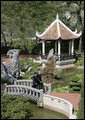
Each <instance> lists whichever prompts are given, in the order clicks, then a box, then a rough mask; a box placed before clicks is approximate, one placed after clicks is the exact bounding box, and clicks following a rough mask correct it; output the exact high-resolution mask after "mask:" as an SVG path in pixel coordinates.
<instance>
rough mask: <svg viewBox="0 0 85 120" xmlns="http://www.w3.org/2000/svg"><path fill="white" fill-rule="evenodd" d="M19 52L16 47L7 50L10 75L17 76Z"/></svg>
mask: <svg viewBox="0 0 85 120" xmlns="http://www.w3.org/2000/svg"><path fill="white" fill-rule="evenodd" d="M19 52H20V50H18V49H13V50H9V51H8V52H7V55H8V56H9V57H10V63H9V65H8V67H9V68H10V70H11V72H12V75H13V76H14V77H19V75H20V71H19Z"/></svg>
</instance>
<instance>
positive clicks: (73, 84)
mask: <svg viewBox="0 0 85 120" xmlns="http://www.w3.org/2000/svg"><path fill="white" fill-rule="evenodd" d="M83 76H84V74H74V75H73V76H72V77H71V81H70V82H69V88H70V92H75V91H80V90H81V82H82V79H83Z"/></svg>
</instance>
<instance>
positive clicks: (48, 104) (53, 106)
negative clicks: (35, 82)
mask: <svg viewBox="0 0 85 120" xmlns="http://www.w3.org/2000/svg"><path fill="white" fill-rule="evenodd" d="M42 104H43V105H42V106H43V107H44V108H47V109H50V110H54V111H57V112H60V113H62V114H64V115H66V116H67V117H68V118H71V116H72V108H73V106H72V104H71V103H70V102H69V101H66V100H64V99H61V98H58V97H54V96H50V95H46V94H45V95H44V96H43V103H42Z"/></svg>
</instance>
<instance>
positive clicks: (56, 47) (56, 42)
mask: <svg viewBox="0 0 85 120" xmlns="http://www.w3.org/2000/svg"><path fill="white" fill-rule="evenodd" d="M55 55H57V40H56V41H55Z"/></svg>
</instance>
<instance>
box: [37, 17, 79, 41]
mask: <svg viewBox="0 0 85 120" xmlns="http://www.w3.org/2000/svg"><path fill="white" fill-rule="evenodd" d="M76 32H77V31H75V32H73V31H72V30H70V29H69V28H68V27H67V26H66V25H65V24H64V23H63V22H61V21H60V20H59V19H58V15H57V18H56V20H55V21H53V22H52V23H51V24H50V26H49V27H48V28H47V29H46V30H45V31H44V32H43V33H42V34H38V33H37V32H36V37H38V38H39V39H41V40H58V39H62V40H69V39H76V38H79V37H80V36H81V32H80V33H76Z"/></svg>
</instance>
